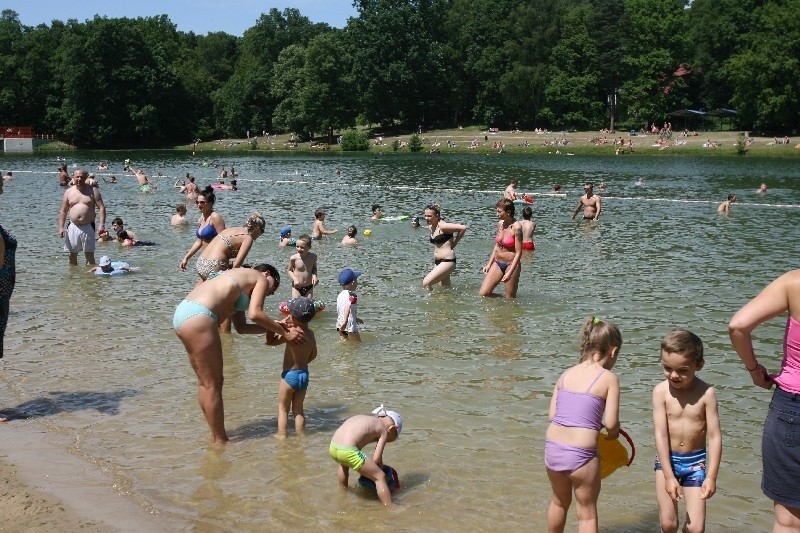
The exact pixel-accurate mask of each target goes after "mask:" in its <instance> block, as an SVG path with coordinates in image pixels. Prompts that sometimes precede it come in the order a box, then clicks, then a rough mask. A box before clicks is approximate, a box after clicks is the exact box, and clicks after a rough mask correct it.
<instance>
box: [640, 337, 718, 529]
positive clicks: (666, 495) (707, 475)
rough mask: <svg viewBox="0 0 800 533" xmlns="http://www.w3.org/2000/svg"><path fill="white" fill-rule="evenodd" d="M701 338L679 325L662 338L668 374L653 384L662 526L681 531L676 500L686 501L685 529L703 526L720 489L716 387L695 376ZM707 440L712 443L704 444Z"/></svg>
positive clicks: (700, 365)
mask: <svg viewBox="0 0 800 533" xmlns="http://www.w3.org/2000/svg"><path fill="white" fill-rule="evenodd" d="M703 364H704V360H703V341H701V340H700V338H699V337H698V336H697V335H695V334H694V333H692V332H690V331H686V330H680V329H679V330H675V331H672V332H670V333H668V334H667V335H666V336H665V337H664V339H663V340H662V341H661V367H662V369H663V371H664V377H666V379H665V380H664V381H662V382H661V383H659V384H658V385H656V387H655V388H654V389H653V425H654V426H655V440H656V452H657V453H658V457H657V458H656V463H655V471H656V499H657V500H658V511H659V519H660V522H661V531H664V532H672V531H678V501H679V500H680V499H682V498H684V499H685V500H686V520H685V524H684V531H687V530H688V527H691V530H692V531H704V530H705V523H706V500H707V499H708V498H711V497H712V496H713V495H714V493H715V492H716V490H717V473H718V472H719V463H720V457H721V456H722V432H721V430H720V424H719V413H718V411H717V395H716V392H715V391H714V388H713V387H712V386H711V385H709V384H708V383H706V382H704V381H703V380H701V379H700V378H698V377H697V376H696V373H697V372H698V371H699V370H700V369H702V368H703ZM706 439H707V440H708V445H707V446H706Z"/></svg>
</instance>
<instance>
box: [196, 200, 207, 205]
mask: <svg viewBox="0 0 800 533" xmlns="http://www.w3.org/2000/svg"><path fill="white" fill-rule="evenodd" d="M195 203H196V204H197V205H205V204H207V203H208V202H206V201H204V200H197V201H195Z"/></svg>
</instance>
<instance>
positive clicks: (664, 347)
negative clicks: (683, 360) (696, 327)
mask: <svg viewBox="0 0 800 533" xmlns="http://www.w3.org/2000/svg"><path fill="white" fill-rule="evenodd" d="M661 351H662V352H667V353H677V354H681V355H685V356H686V357H689V358H690V359H692V360H693V361H694V362H695V363H703V362H704V360H703V341H702V340H700V337H698V336H697V335H695V334H694V333H692V332H691V331H687V330H685V329H676V330H673V331H670V332H669V333H667V334H666V335H665V336H664V339H663V340H662V341H661Z"/></svg>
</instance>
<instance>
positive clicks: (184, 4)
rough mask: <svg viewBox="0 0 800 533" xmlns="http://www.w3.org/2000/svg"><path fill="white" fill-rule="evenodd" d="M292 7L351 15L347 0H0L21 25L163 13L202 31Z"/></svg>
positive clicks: (337, 18)
mask: <svg viewBox="0 0 800 533" xmlns="http://www.w3.org/2000/svg"><path fill="white" fill-rule="evenodd" d="M287 7H290V8H295V9H297V10H298V11H300V13H301V14H302V15H303V16H306V17H308V18H309V19H310V20H311V21H312V22H326V23H328V24H330V25H331V26H333V27H336V28H343V27H344V26H345V25H346V24H347V19H348V18H349V17H355V16H356V15H357V12H356V10H355V9H354V8H353V2H352V0H283V1H272V0H5V1H3V2H2V4H0V8H2V9H10V10H12V11H16V12H17V13H18V14H19V20H20V22H21V23H22V24H23V25H25V26H38V25H39V24H47V25H50V23H51V22H52V21H53V20H61V21H67V20H68V19H76V20H78V21H79V22H84V21H85V20H87V19H92V18H94V16H95V15H100V16H106V17H108V18H122V17H128V18H137V17H150V16H155V15H167V16H168V17H169V19H170V20H171V21H172V23H173V24H175V25H176V26H177V27H178V31H184V32H190V31H193V32H195V33H197V34H201V35H205V34H206V33H208V32H214V31H224V32H225V33H229V34H231V35H237V36H241V35H242V34H243V33H244V31H245V30H246V29H247V28H251V27H253V26H254V25H255V23H256V21H257V20H258V18H259V17H260V16H261V14H262V13H268V12H269V10H270V9H272V8H276V9H278V10H279V11H283V10H284V9H286V8H287Z"/></svg>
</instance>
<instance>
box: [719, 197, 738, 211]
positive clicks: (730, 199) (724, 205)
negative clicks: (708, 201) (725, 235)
mask: <svg viewBox="0 0 800 533" xmlns="http://www.w3.org/2000/svg"><path fill="white" fill-rule="evenodd" d="M735 201H736V195H735V194H729V195H728V199H727V200H725V201H724V202H722V203H721V204H719V207H718V208H717V213H725V214H726V215H727V214H728V213H730V212H731V204H732V203H734V202H735Z"/></svg>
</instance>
